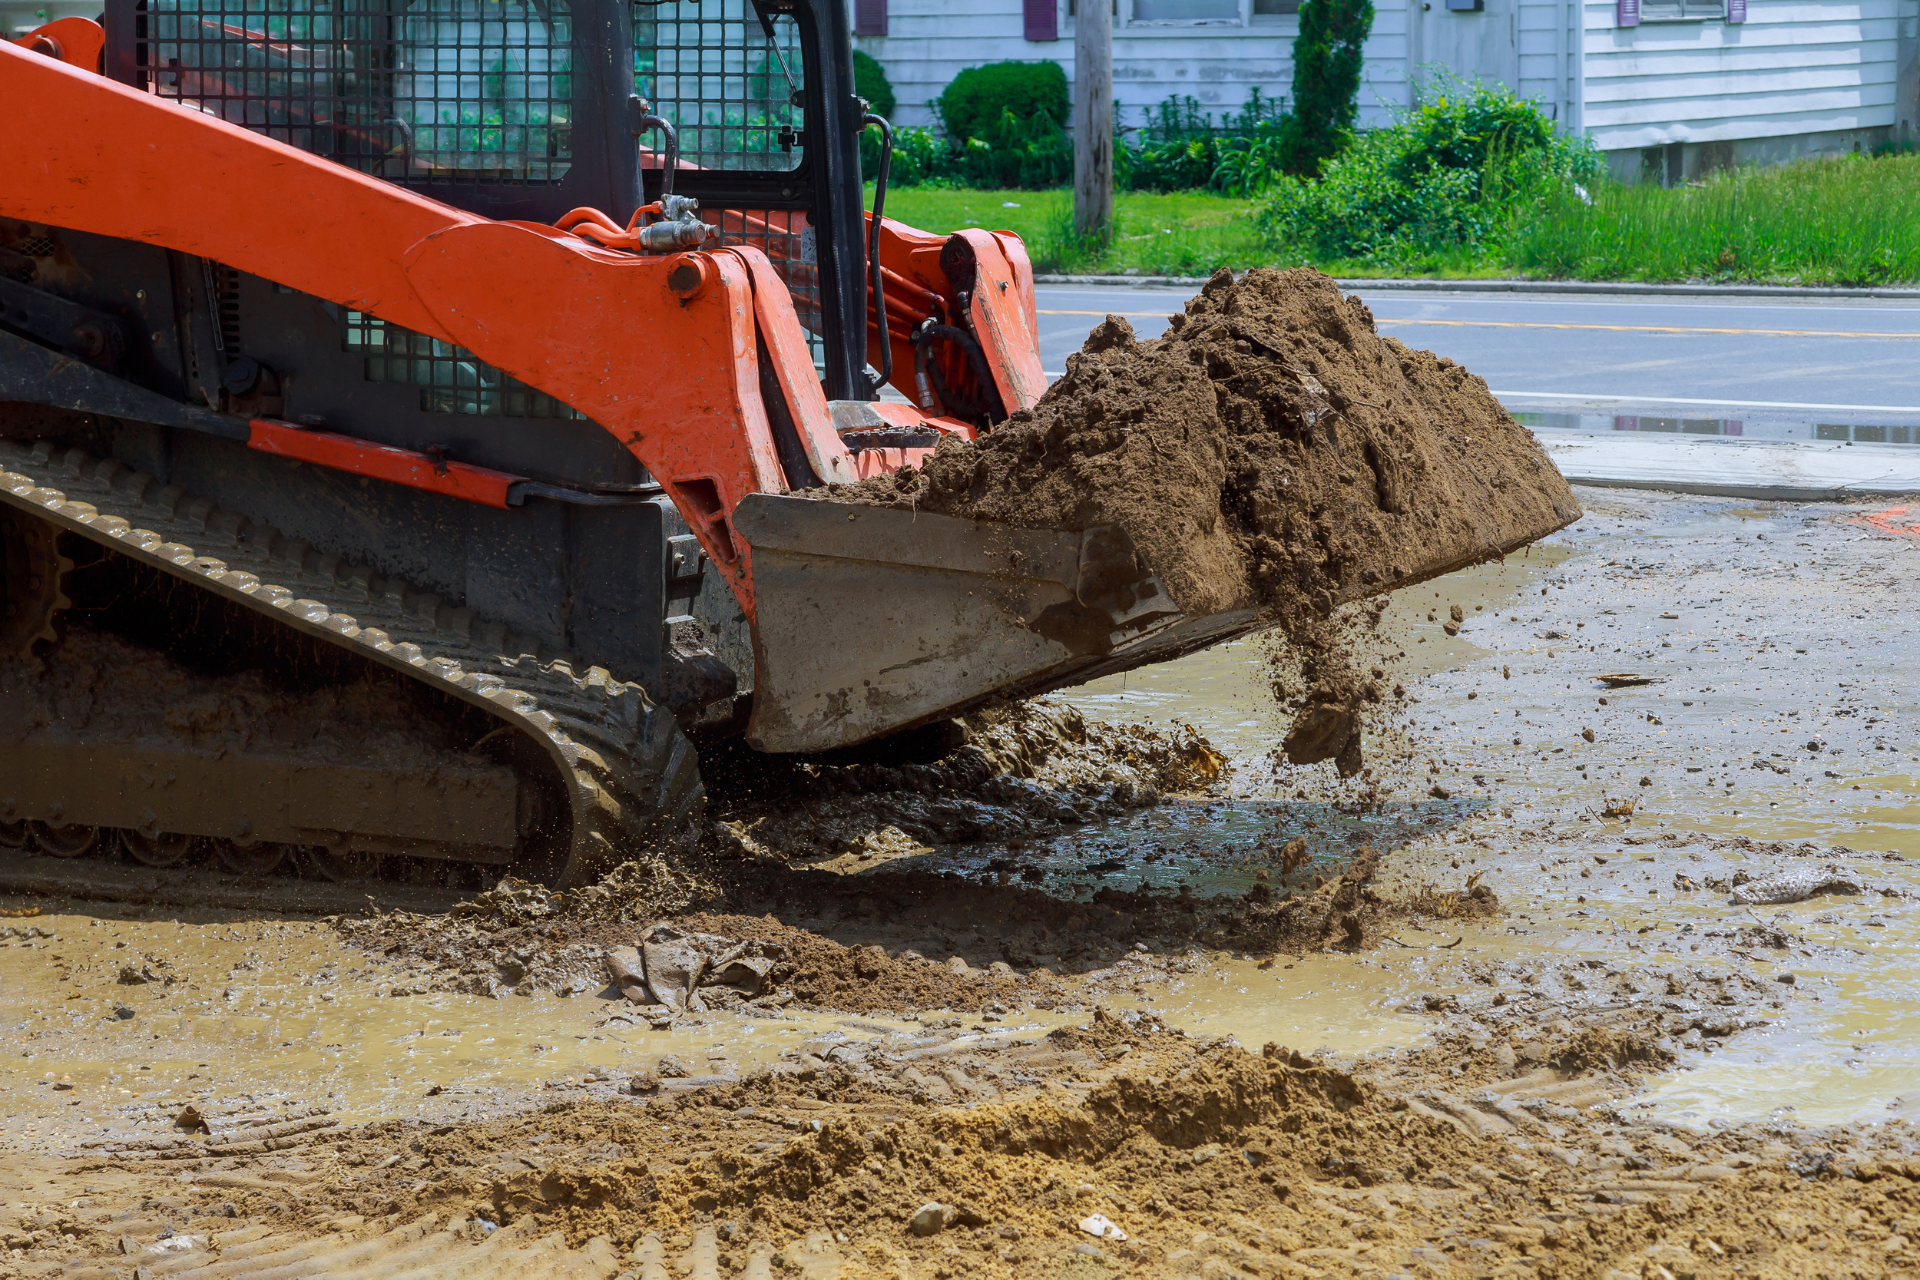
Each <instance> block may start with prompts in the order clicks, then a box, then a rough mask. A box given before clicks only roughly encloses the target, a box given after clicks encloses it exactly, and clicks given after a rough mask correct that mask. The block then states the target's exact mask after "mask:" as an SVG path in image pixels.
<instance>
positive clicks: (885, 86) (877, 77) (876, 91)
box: [853, 49, 899, 120]
mask: <svg viewBox="0 0 1920 1280" xmlns="http://www.w3.org/2000/svg"><path fill="white" fill-rule="evenodd" d="M853 91H854V92H855V93H857V94H859V95H860V96H861V97H863V98H865V99H866V100H867V107H868V109H869V110H871V111H872V112H873V113H874V114H875V115H877V116H885V117H886V118H887V119H889V120H891V119H893V113H894V110H895V109H896V108H897V107H898V106H899V103H898V102H896V101H895V100H894V96H893V82H892V81H891V80H889V79H887V72H886V68H884V67H882V66H881V65H880V62H879V59H877V58H875V57H874V56H873V55H872V54H870V53H862V52H860V50H858V49H855V50H854V51H853Z"/></svg>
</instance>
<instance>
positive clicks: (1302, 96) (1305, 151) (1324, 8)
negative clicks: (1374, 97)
mask: <svg viewBox="0 0 1920 1280" xmlns="http://www.w3.org/2000/svg"><path fill="white" fill-rule="evenodd" d="M1372 30H1373V0H1304V2H1303V3H1302V4H1301V6H1300V34H1299V35H1297V36H1295V37H1294V40H1293V112H1292V116H1291V122H1290V126H1289V127H1288V128H1287V129H1286V130H1285V131H1284V132H1285V133H1286V134H1287V135H1288V138H1287V142H1286V144H1285V145H1286V150H1287V151H1288V152H1289V153H1290V154H1288V155H1287V157H1286V160H1287V164H1286V168H1287V171H1288V172H1290V173H1300V174H1312V173H1316V172H1318V171H1319V168H1320V166H1321V164H1322V163H1324V162H1325V161H1326V160H1327V159H1328V158H1330V157H1332V156H1335V155H1338V154H1339V153H1340V152H1341V151H1342V150H1344V149H1345V148H1346V145H1347V143H1348V141H1349V139H1351V138H1352V137H1353V124H1354V120H1355V118H1356V116H1357V113H1358V107H1357V104H1358V102H1359V99H1360V63H1361V46H1362V45H1364V44H1365V43H1366V40H1367V35H1368V34H1369V33H1370V32H1371V31H1372Z"/></svg>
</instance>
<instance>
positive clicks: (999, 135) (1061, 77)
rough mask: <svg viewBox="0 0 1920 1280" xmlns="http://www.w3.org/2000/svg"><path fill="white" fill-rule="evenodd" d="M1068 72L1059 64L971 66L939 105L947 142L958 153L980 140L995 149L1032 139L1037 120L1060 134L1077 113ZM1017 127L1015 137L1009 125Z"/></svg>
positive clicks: (951, 85)
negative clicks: (1068, 82) (1070, 116)
mask: <svg viewBox="0 0 1920 1280" xmlns="http://www.w3.org/2000/svg"><path fill="white" fill-rule="evenodd" d="M1072 109H1073V106H1072V102H1071V101H1070V100H1069V99H1068V96H1067V73H1066V72H1064V71H1062V70H1061V69H1060V64H1059V63H1057V62H995V63H991V64H989V65H987V66H984V67H969V68H967V69H966V70H965V71H962V72H961V73H960V74H959V75H957V76H955V77H954V78H953V83H952V84H949V85H948V86H947V87H946V89H945V90H943V91H942V92H941V94H940V99H939V101H938V102H936V103H935V104H934V111H935V114H937V115H938V116H939V117H940V126H941V128H942V129H944V130H945V131H946V135H947V143H948V145H949V146H951V147H953V148H954V149H955V150H960V149H961V148H963V147H965V146H966V144H967V142H968V141H969V140H970V139H974V138H978V139H980V140H981V141H982V142H985V143H987V144H988V145H989V146H995V145H999V144H1000V143H1002V142H1003V141H1005V142H1012V143H1018V142H1021V141H1025V140H1028V139H1029V138H1030V136H1031V134H1032V132H1033V118H1034V117H1035V116H1045V117H1046V118H1047V120H1048V121H1050V122H1051V123H1052V125H1053V128H1054V129H1055V131H1058V130H1060V129H1062V128H1064V127H1065V125H1066V124H1067V120H1068V115H1069V113H1070V112H1071V111H1072ZM1009 120H1011V121H1012V122H1013V123H1012V126H1011V128H1012V134H1011V135H1009V134H1008V133H1007V130H1008V128H1009V125H1008V121H1009Z"/></svg>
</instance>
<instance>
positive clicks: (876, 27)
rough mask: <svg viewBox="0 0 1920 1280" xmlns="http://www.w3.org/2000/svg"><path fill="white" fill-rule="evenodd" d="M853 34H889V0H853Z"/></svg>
mask: <svg viewBox="0 0 1920 1280" xmlns="http://www.w3.org/2000/svg"><path fill="white" fill-rule="evenodd" d="M853 34H855V35H857V36H883V35H885V34H887V0H853Z"/></svg>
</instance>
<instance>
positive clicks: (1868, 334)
mask: <svg viewBox="0 0 1920 1280" xmlns="http://www.w3.org/2000/svg"><path fill="white" fill-rule="evenodd" d="M1040 314H1041V315H1043V316H1106V315H1116V316H1125V317H1126V318H1127V319H1129V320H1137V319H1154V318H1156V317H1159V316H1163V315H1165V314H1166V313H1165V312H1162V311H1111V312H1109V311H1046V310H1043V311H1041V312H1040ZM1376 323H1378V324H1382V325H1389V324H1425V325H1439V326H1443V327H1446V328H1452V329H1592V330H1598V331H1601V332H1606V333H1729V334H1751V335H1754V336H1756V337H1767V338H1901V339H1906V340H1915V339H1920V333H1883V332H1873V331H1870V330H1854V329H1711V328H1705V327H1702V326H1697V325H1678V324H1565V323H1556V322H1552V321H1546V320H1380V321H1376Z"/></svg>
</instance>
